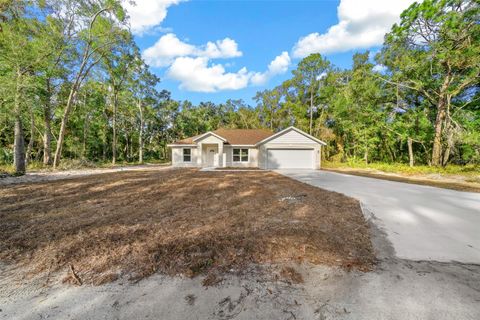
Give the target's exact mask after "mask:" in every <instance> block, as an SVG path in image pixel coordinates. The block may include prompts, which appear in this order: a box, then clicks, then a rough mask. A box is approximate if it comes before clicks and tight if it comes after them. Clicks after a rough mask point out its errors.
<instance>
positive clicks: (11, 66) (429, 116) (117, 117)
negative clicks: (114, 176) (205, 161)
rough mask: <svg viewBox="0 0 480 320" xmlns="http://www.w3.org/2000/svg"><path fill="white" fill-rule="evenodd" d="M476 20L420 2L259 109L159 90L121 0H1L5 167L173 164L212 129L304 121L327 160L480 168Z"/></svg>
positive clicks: (479, 15) (260, 98) (307, 71)
mask: <svg viewBox="0 0 480 320" xmlns="http://www.w3.org/2000/svg"><path fill="white" fill-rule="evenodd" d="M479 21H480V8H479V5H478V2H477V1H474V0H472V1H469V0H427V1H424V2H423V3H421V4H413V5H412V6H411V7H410V8H409V9H407V10H406V11H405V12H404V13H403V14H402V16H401V22H400V23H399V24H398V25H394V26H393V27H392V30H391V31H390V32H389V33H388V34H387V35H385V41H384V45H383V46H382V48H381V50H380V51H379V52H377V53H376V54H374V55H373V54H372V53H370V52H362V53H357V54H355V55H354V56H353V63H352V68H350V69H346V70H342V69H339V68H337V67H335V66H334V65H332V64H331V63H330V62H329V61H328V60H327V59H326V58H325V57H323V56H322V55H320V54H312V55H310V56H308V57H306V58H304V59H303V60H301V61H300V62H299V63H298V65H297V66H296V68H295V69H294V70H293V72H292V76H291V77H290V79H288V80H287V81H284V82H283V83H282V84H281V85H279V86H277V87H275V88H272V89H269V90H264V91H261V92H258V93H257V95H256V96H255V97H254V101H256V105H253V106H251V105H248V104H247V103H245V102H244V101H242V100H228V101H226V102H225V103H220V104H214V103H211V102H202V103H200V104H198V105H193V104H192V103H191V102H189V101H176V100H175V99H174V97H172V96H171V94H170V93H169V92H168V91H166V90H162V89H161V83H160V79H159V78H158V77H156V76H155V75H154V74H153V73H152V72H151V71H150V70H149V67H148V65H146V64H145V62H144V61H143V60H142V57H141V52H140V50H139V49H138V47H137V46H136V44H135V42H134V39H133V36H132V34H131V32H130V31H129V27H128V16H127V15H126V13H125V11H124V9H123V8H122V5H121V2H120V1H116V0H77V1H73V0H58V1H49V0H36V1H35V0H0V165H4V167H8V166H12V165H13V170H14V171H15V172H16V173H17V174H22V173H24V172H25V171H26V168H27V166H28V167H35V166H37V167H38V166H41V167H53V168H61V167H62V164H63V163H68V162H69V161H72V159H75V160H79V161H83V162H84V163H96V164H99V163H107V162H109V163H112V164H116V163H118V162H122V163H126V162H135V163H142V162H144V161H168V158H169V152H168V149H167V147H166V145H167V144H168V143H170V142H172V141H174V140H177V139H181V138H185V137H188V136H192V135H196V134H199V133H203V132H205V131H208V130H214V129H217V128H219V127H225V128H270V129H272V130H274V131H278V130H281V129H283V128H285V127H288V126H291V125H294V126H296V127H298V128H299V129H301V130H304V131H306V132H308V133H310V134H312V135H313V136H315V137H317V138H319V139H321V140H323V141H325V142H326V143H327V147H326V148H324V151H323V155H322V156H323V158H324V159H326V160H330V161H338V162H346V161H350V160H354V161H363V162H365V163H369V162H387V163H405V164H409V165H410V166H414V165H417V164H422V165H429V166H434V167H441V166H443V167H444V166H447V165H449V164H457V165H467V164H471V165H473V166H478V165H479V164H480V99H479V98H480V81H479V75H480V25H479ZM159 88H160V89H159Z"/></svg>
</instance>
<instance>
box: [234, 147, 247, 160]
mask: <svg viewBox="0 0 480 320" xmlns="http://www.w3.org/2000/svg"><path fill="white" fill-rule="evenodd" d="M233 162H248V149H233Z"/></svg>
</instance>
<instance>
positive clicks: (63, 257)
mask: <svg viewBox="0 0 480 320" xmlns="http://www.w3.org/2000/svg"><path fill="white" fill-rule="evenodd" d="M0 202H1V206H0V261H2V262H9V263H17V264H18V265H19V266H25V267H27V270H30V273H31V274H39V273H54V272H58V271H61V272H65V273H66V274H67V275H69V276H68V277H67V279H70V280H73V281H74V282H79V281H80V282H82V283H90V284H102V283H105V282H110V281H113V280H115V279H117V278H119V277H123V276H127V277H129V278H131V279H141V278H144V277H146V276H149V275H151V274H153V273H155V272H161V273H164V274H168V275H179V274H183V275H187V276H196V275H199V274H202V275H207V279H208V278H210V279H212V277H213V278H214V277H215V276H219V277H221V275H222V274H223V273H225V272H232V270H235V271H239V272H240V271H241V270H244V269H245V268H246V267H248V266H250V265H252V264H264V263H266V264H270V263H283V262H287V263H291V262H292V261H297V262H309V263H313V264H325V265H329V266H340V267H343V268H348V269H350V268H354V269H359V270H363V271H368V270H370V269H371V268H372V266H373V263H374V260H375V258H374V254H373V249H372V245H371V241H370V233H369V226H368V224H367V222H366V221H365V220H364V218H363V215H362V213H361V209H360V206H359V203H358V201H356V200H354V199H352V198H348V197H346V196H343V195H341V194H338V193H335V192H329V191H325V190H322V189H319V188H316V187H312V186H309V185H306V184H303V183H301V182H298V181H294V180H292V179H289V178H287V177H283V176H281V175H279V174H276V173H274V172H265V171H259V172H238V173H236V172H228V173H226V172H200V171H198V170H196V169H172V170H164V171H147V170H146V171H130V172H117V173H108V174H99V175H93V176H86V177H79V178H73V179H68V180H58V181H50V182H40V183H31V184H21V185H14V186H7V187H2V188H0ZM286 273H287V274H289V273H290V274H291V272H286ZM77 278H78V279H77ZM297 280H298V279H297ZM298 281H300V280H298Z"/></svg>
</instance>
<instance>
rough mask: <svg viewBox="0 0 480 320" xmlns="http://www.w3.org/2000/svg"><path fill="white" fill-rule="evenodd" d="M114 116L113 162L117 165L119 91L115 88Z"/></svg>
mask: <svg viewBox="0 0 480 320" xmlns="http://www.w3.org/2000/svg"><path fill="white" fill-rule="evenodd" d="M113 90H114V92H113V118H112V129H113V136H112V164H113V165H115V162H116V161H117V93H116V92H115V89H113Z"/></svg>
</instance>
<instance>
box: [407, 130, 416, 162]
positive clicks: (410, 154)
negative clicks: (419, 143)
mask: <svg viewBox="0 0 480 320" xmlns="http://www.w3.org/2000/svg"><path fill="white" fill-rule="evenodd" d="M407 145H408V159H409V165H410V167H413V165H414V164H415V163H414V159H413V140H412V138H410V137H408V139H407Z"/></svg>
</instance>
